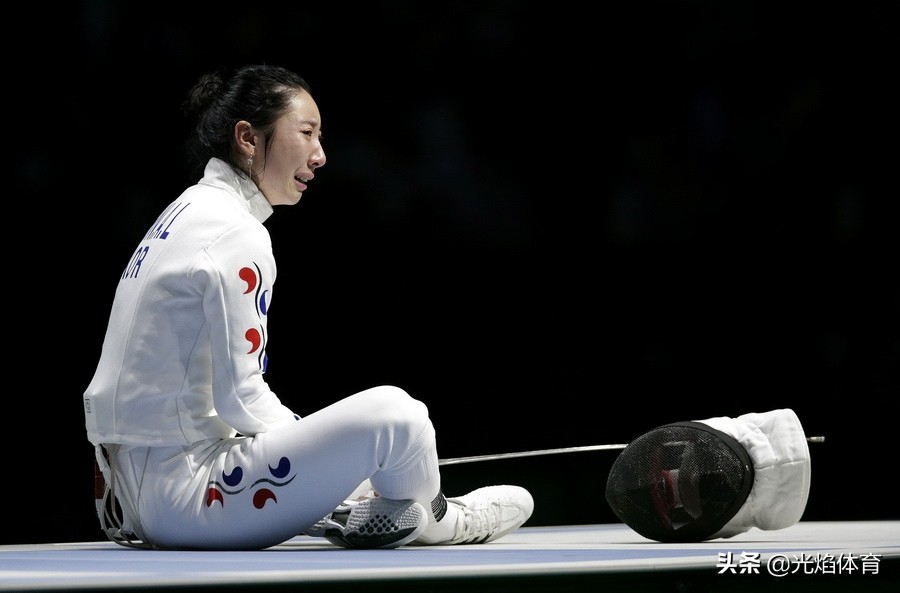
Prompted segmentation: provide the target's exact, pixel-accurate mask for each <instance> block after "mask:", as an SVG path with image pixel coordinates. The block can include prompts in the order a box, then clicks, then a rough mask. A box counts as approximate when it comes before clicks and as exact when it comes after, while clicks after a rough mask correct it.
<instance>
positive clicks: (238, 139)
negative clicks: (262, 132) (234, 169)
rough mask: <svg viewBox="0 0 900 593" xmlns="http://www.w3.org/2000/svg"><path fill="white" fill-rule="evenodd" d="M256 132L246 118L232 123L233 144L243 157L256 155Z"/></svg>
mask: <svg viewBox="0 0 900 593" xmlns="http://www.w3.org/2000/svg"><path fill="white" fill-rule="evenodd" d="M256 142H257V133H256V131H255V130H254V129H253V126H252V125H250V122H248V121H246V120H243V119H242V120H240V121H239V122H237V123H236V124H234V144H235V146H236V147H237V150H238V152H239V153H240V154H241V156H243V158H248V159H249V158H253V157H254V156H255V155H256Z"/></svg>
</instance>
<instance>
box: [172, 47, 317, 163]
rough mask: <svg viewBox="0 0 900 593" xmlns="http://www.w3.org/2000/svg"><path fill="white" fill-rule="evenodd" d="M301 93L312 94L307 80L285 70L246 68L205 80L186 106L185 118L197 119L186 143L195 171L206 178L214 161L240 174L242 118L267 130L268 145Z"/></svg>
mask: <svg viewBox="0 0 900 593" xmlns="http://www.w3.org/2000/svg"><path fill="white" fill-rule="evenodd" d="M301 90H302V91H306V92H307V93H310V92H311V91H310V88H309V84H307V82H306V81H305V80H304V79H303V78H301V77H300V76H298V75H297V74H295V73H293V72H291V71H290V70H287V69H285V68H282V67H280V66H268V65H251V66H243V67H241V68H239V69H237V70H225V69H221V70H217V71H215V72H211V73H209V74H205V75H203V76H201V77H200V80H198V81H197V84H195V85H194V87H193V88H192V89H191V90H190V92H189V93H188V95H187V98H186V99H185V101H184V103H183V104H182V109H183V111H184V113H185V115H187V116H189V117H193V118H195V120H196V124H195V125H194V128H193V132H192V133H191V134H190V135H189V136H188V139H187V144H186V149H187V155H188V159H189V165H190V168H191V171H192V172H194V173H196V174H198V175H202V173H203V170H204V168H205V167H206V163H207V162H208V161H209V159H210V158H212V157H217V158H220V159H222V160H223V161H225V162H227V163H231V164H232V165H234V166H235V167H237V168H238V169H240V167H239V166H238V163H237V160H236V153H235V150H234V139H233V134H234V126H235V124H237V122H238V121H240V120H242V119H243V120H246V121H248V122H250V124H251V125H253V126H254V127H255V128H257V129H259V130H262V132H263V133H264V134H265V135H266V143H267V144H268V142H269V140H270V139H271V137H272V132H273V130H274V129H275V122H276V121H277V120H278V118H279V117H281V115H282V114H283V113H284V112H285V111H286V110H287V107H288V103H289V101H290V99H291V97H292V95H294V94H295V93H296V92H297V91H301ZM266 149H268V146H266Z"/></svg>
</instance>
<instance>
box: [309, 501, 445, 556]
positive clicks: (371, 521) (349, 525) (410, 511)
mask: <svg viewBox="0 0 900 593" xmlns="http://www.w3.org/2000/svg"><path fill="white" fill-rule="evenodd" d="M427 526H428V518H427V516H426V514H425V507H423V506H422V505H421V504H419V503H417V502H413V501H412V500H392V499H390V498H383V497H380V496H376V497H375V498H366V499H364V500H359V501H351V500H345V501H344V504H342V505H341V506H339V507H338V508H336V509H335V510H334V511H333V512H332V513H331V514H330V515H328V516H327V517H325V518H324V519H320V520H319V521H318V522H316V524H315V525H313V526H312V527H310V528H309V529H307V530H306V531H304V532H303V534H304V535H309V536H312V537H324V538H325V539H327V540H328V541H330V542H331V543H333V544H335V545H338V546H341V547H343V548H358V549H389V548H398V547H400V546H402V545H405V544H408V543H409V542H411V541H412V540H414V539H416V538H417V537H419V535H420V534H421V533H422V531H424V530H425V527H427Z"/></svg>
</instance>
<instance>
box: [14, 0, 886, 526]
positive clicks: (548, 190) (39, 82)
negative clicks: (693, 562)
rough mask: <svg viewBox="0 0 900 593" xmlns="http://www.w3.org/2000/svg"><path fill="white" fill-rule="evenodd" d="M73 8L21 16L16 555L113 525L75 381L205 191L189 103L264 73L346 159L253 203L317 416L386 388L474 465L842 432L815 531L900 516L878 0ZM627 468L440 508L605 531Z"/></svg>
mask: <svg viewBox="0 0 900 593" xmlns="http://www.w3.org/2000/svg"><path fill="white" fill-rule="evenodd" d="M65 4H66V6H65V7H63V8H54V9H52V10H51V9H48V8H46V7H43V6H31V7H23V8H22V9H21V10H22V11H23V12H22V13H21V14H22V15H23V16H20V17H19V18H18V19H10V20H9V22H8V23H7V28H8V29H10V33H11V32H12V30H13V29H15V30H16V33H17V34H19V35H20V38H21V39H22V40H23V41H21V42H17V43H16V44H14V47H12V48H10V49H9V50H8V51H7V71H6V74H7V79H6V83H5V88H6V91H5V94H6V99H7V101H6V109H5V111H6V120H7V121H8V122H9V123H12V127H11V128H7V130H8V131H11V132H12V134H11V137H10V138H9V139H10V140H11V150H10V151H9V154H10V156H11V158H12V162H11V163H8V165H9V166H10V168H11V172H12V175H13V192H12V193H11V194H9V195H8V197H9V205H8V209H7V212H8V214H7V216H8V218H7V221H8V223H9V224H8V225H7V234H6V237H7V245H8V249H7V258H8V260H7V269H8V272H9V273H10V276H11V278H10V280H11V281H12V282H10V285H12V286H15V287H17V288H18V290H17V291H16V292H15V293H14V294H11V295H8V296H7V303H8V305H7V307H8V308H9V312H8V316H9V318H10V320H11V321H12V329H11V332H10V335H9V337H10V338H13V337H14V338H15V339H13V340H10V342H11V343H10V346H12V349H11V351H8V354H7V356H6V358H7V369H8V374H9V376H10V386H9V387H8V388H7V390H6V398H7V400H8V405H7V407H6V413H5V416H4V417H5V420H6V425H7V426H8V427H9V428H8V429H7V440H6V450H7V455H8V457H7V463H6V472H5V476H6V478H5V483H4V486H3V501H2V508H3V512H4V516H5V518H6V521H5V523H4V528H3V529H2V531H0V543H41V542H63V541H88V540H94V539H101V538H102V535H101V534H100V532H99V528H98V527H97V525H96V519H95V517H94V510H93V492H92V471H93V470H92V467H93V466H92V464H93V456H92V449H91V447H90V445H89V444H88V442H87V440H86V438H85V435H84V424H83V416H82V409H81V395H82V393H83V391H84V389H85V388H86V387H87V384H88V382H89V381H90V378H91V375H92V373H93V370H94V365H95V364H96V360H97V357H98V356H99V352H100V346H101V342H102V339H103V334H104V331H105V324H106V317H107V314H108V312H109V307H110V305H111V303H112V297H113V291H114V289H115V285H116V281H117V279H118V276H119V274H120V273H121V270H122V269H123V267H124V266H125V264H126V263H127V260H128V258H129V256H130V254H131V251H132V249H133V247H134V246H135V245H136V243H137V241H138V240H139V238H140V237H141V236H142V234H143V233H144V232H145V231H146V229H147V228H148V227H149V225H150V224H151V223H152V221H153V220H154V219H155V217H156V215H157V213H158V211H159V210H161V209H162V208H163V207H164V206H165V205H166V204H167V203H168V202H169V201H171V200H172V199H174V198H175V197H176V196H177V195H178V194H179V193H180V192H181V191H182V190H183V189H184V188H185V187H186V186H187V185H189V184H191V183H193V182H194V181H195V179H194V178H192V177H190V176H189V175H188V172H187V167H186V163H185V159H184V157H183V150H182V146H183V139H184V137H185V135H186V133H187V127H186V123H185V122H184V121H183V119H182V117H181V114H180V111H179V103H180V101H181V100H182V98H183V97H184V95H185V93H186V92H187V90H188V88H189V87H190V86H191V85H192V84H193V82H194V81H195V80H196V79H197V78H198V77H199V76H200V75H201V74H202V73H204V72H206V71H208V70H210V69H213V68H216V67H219V66H235V65H242V64H245V63H260V62H267V63H275V64H280V65H283V66H286V67H289V68H291V69H294V70H296V71H297V72H299V73H301V74H302V75H303V76H304V77H305V78H307V80H308V81H309V82H310V83H311V84H312V86H313V91H314V96H315V98H316V100H317V102H318V104H319V107H320V109H321V112H322V115H323V120H324V128H323V130H324V134H325V148H326V153H327V156H328V164H327V166H326V167H324V168H323V169H322V170H321V171H320V172H319V174H317V176H316V179H315V181H314V182H313V183H312V184H311V187H310V189H309V190H308V191H307V192H306V194H305V195H304V197H303V199H302V201H301V202H300V203H299V204H298V205H297V206H295V207H291V208H287V207H280V208H277V209H276V212H275V215H274V216H273V217H272V218H270V220H269V221H268V222H267V227H268V228H269V229H270V232H271V234H272V237H273V242H274V249H275V255H276V258H277V260H278V265H279V277H278V281H277V284H276V292H275V295H276V296H275V300H274V301H273V307H272V309H271V314H270V322H269V329H270V341H269V345H268V354H269V358H270V366H269V369H270V370H269V374H268V379H269V382H270V384H271V385H272V387H273V389H274V390H275V391H276V392H277V393H278V394H279V395H280V396H281V397H282V399H283V400H284V401H285V402H286V403H287V404H288V405H290V406H291V407H293V408H294V409H295V410H296V411H298V412H299V413H302V414H307V413H309V412H311V411H313V410H315V409H317V408H319V407H322V406H324V405H327V404H328V403H330V402H332V401H334V400H336V399H339V398H341V397H344V396H346V395H349V394H351V393H353V392H356V391H359V390H362V389H365V388H367V387H371V386H374V385H378V384H383V383H389V384H395V385H398V386H401V387H403V388H405V389H406V390H408V391H409V392H410V393H411V394H413V395H414V396H416V397H418V398H420V399H422V400H423V401H425V402H426V403H427V404H428V406H429V408H430V410H431V414H432V417H433V420H434V423H435V425H436V427H437V430H438V439H439V445H440V455H441V456H442V457H457V456H467V455H481V454H489V453H502V452H514V451H529V450H535V449H547V448H557V447H573V446H583V445H595V444H606V443H627V442H629V441H630V440H631V439H633V438H635V437H636V436H638V435H639V434H641V433H642V432H645V431H646V430H649V429H651V428H654V427H656V426H658V425H660V424H665V423H668V422H675V421H680V420H689V419H704V418H709V417H712V416H736V415H739V414H742V413H745V412H762V411H768V410H771V409H775V408H782V407H789V408H792V409H794V410H795V411H796V412H797V414H798V415H799V416H800V418H801V420H802V422H803V424H804V427H805V429H806V432H807V434H808V435H824V436H826V439H827V440H826V442H825V443H823V444H816V445H812V446H811V449H812V468H813V471H812V489H811V494H810V499H809V504H808V506H807V509H806V514H805V515H804V520H861V519H898V518H900V514H898V506H897V495H896V489H895V488H894V487H892V486H890V484H893V483H894V482H895V481H896V480H895V478H892V477H891V476H892V474H893V473H894V471H895V469H894V466H895V465H896V464H895V463H894V462H893V461H892V460H893V457H894V456H893V452H894V451H895V450H896V448H897V447H896V443H895V441H894V438H893V437H894V430H895V427H896V426H897V421H896V418H897V414H898V409H900V404H898V399H900V398H898V395H900V372H898V368H900V331H898V330H900V327H898V318H900V292H898V288H897V284H898V283H897V279H896V278H897V264H896V261H895V260H896V255H897V249H898V240H897V236H898V233H897V229H898V224H900V220H898V207H897V191H896V188H895V180H896V176H897V156H898V151H897V148H896V142H897V135H896V127H895V125H894V114H895V112H896V109H897V104H898V103H897V97H896V95H895V94H894V90H893V89H894V86H895V84H896V73H895V70H896V55H897V47H896V39H897V33H898V29H897V21H896V20H895V19H894V15H893V11H892V9H889V7H890V6H891V5H892V3H890V2H883V3H874V2H853V3H841V4H838V5H831V6H827V5H823V4H822V3H812V2H810V3H807V2H799V3H798V2H789V3H778V2H772V3H766V2H755V1H749V0H731V1H729V2H713V1H685V2H677V1H656V2H626V3H600V4H591V3H583V2H577V3H576V2H554V3H547V2H526V1H519V2H516V1H499V0H493V1H484V2H460V1H455V2H436V3H432V2H413V1H393V2H387V1H383V2H367V3H359V4H357V3H341V2H331V3H327V2H325V3H315V4H312V5H307V4H305V3H280V2H279V3H263V2H240V3H227V2H226V3H202V4H200V3H197V4H196V7H194V6H195V5H194V4H193V3H190V2H167V1H162V2H155V3H152V4H149V3H136V2H112V1H109V0H107V1H103V0H94V1H82V2H71V3H65ZM608 4H612V6H610V5H608ZM614 459H615V452H589V453H585V452H582V453H573V454H566V455H552V456H541V457H529V458H522V459H511V460H505V461H491V462H482V463H477V464H468V465H459V466H448V467H446V468H445V471H444V485H445V491H446V492H447V494H449V495H454V494H462V493H464V492H465V491H467V490H469V489H471V488H474V487H477V486H481V485H486V484H495V483H514V484H521V485H523V486H526V487H528V488H529V489H531V490H532V492H533V493H534V495H535V499H536V510H535V513H534V516H533V518H532V521H531V523H530V524H532V525H542V524H556V523H562V524H581V523H604V522H614V521H615V517H614V516H613V515H612V513H611V511H610V510H609V508H608V507H607V505H606V502H605V500H604V497H603V491H604V487H605V480H606V475H607V473H608V471H609V468H610V466H611V464H612V462H613V460H614Z"/></svg>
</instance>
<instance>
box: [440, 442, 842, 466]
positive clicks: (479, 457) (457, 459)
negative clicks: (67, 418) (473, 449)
mask: <svg viewBox="0 0 900 593" xmlns="http://www.w3.org/2000/svg"><path fill="white" fill-rule="evenodd" d="M806 440H807V441H808V442H810V443H824V442H825V437H823V436H815V437H806ZM627 446H628V445H627V444H625V445H623V444H615V445H587V446H584V447H561V448H558V449H538V450H537V451H518V452H515V453H496V454H493V455H472V456H471V457H449V458H447V459H438V465H457V464H460V463H474V462H476V461H492V460H494V459H512V458H514V457H536V456H538V455H556V454H559V453H581V452H583V451H610V450H621V449H624V448H625V447H627Z"/></svg>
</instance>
